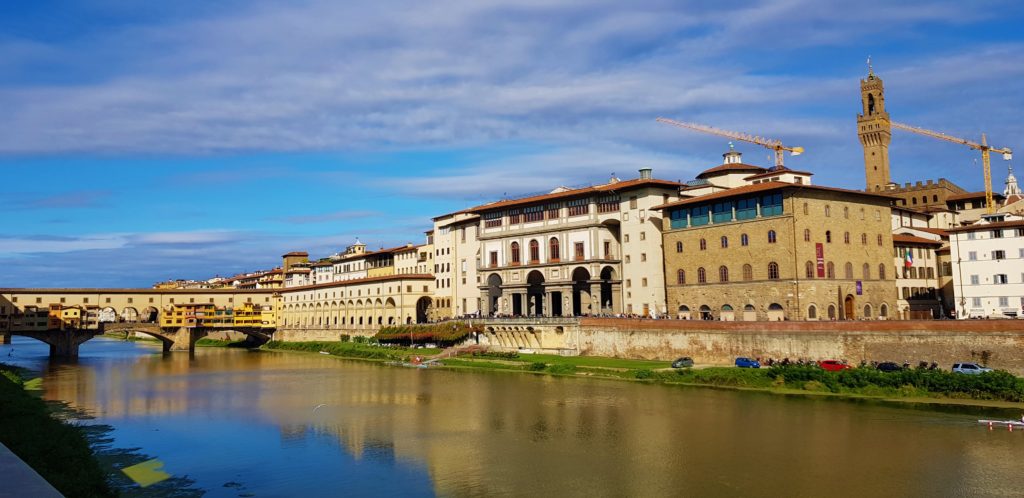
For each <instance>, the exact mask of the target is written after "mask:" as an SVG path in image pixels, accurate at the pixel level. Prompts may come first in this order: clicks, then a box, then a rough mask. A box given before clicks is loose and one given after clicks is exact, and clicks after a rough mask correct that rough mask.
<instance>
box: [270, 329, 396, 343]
mask: <svg viewBox="0 0 1024 498" xmlns="http://www.w3.org/2000/svg"><path fill="white" fill-rule="evenodd" d="M376 333H377V329H376V328H373V329H342V328H312V327H309V328H283V329H278V330H277V331H276V332H274V337H273V340H275V341H285V342H304V341H340V340H341V336H342V335H348V336H349V337H356V336H364V337H370V336H372V335H374V334H376Z"/></svg>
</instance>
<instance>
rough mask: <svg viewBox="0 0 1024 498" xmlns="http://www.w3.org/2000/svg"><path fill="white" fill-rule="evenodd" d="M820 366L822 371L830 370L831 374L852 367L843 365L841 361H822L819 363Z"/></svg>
mask: <svg viewBox="0 0 1024 498" xmlns="http://www.w3.org/2000/svg"><path fill="white" fill-rule="evenodd" d="M818 366H819V367H821V369H822V370H828V371H829V372H838V371H840V370H848V369H849V368H850V365H847V364H846V363H843V362H841V361H839V360H822V361H819V362H818Z"/></svg>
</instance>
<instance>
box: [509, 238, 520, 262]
mask: <svg viewBox="0 0 1024 498" xmlns="http://www.w3.org/2000/svg"><path fill="white" fill-rule="evenodd" d="M510 252H511V253H512V264H516V265H517V264H519V243H518V242H513V243H512V248H511V250H510Z"/></svg>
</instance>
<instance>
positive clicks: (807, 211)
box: [804, 202, 810, 214]
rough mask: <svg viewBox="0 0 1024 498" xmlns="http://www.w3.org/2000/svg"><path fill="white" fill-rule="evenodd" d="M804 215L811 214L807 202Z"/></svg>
mask: <svg viewBox="0 0 1024 498" xmlns="http://www.w3.org/2000/svg"><path fill="white" fill-rule="evenodd" d="M804 214H810V209H809V208H808V206H807V203H806V202H805V203H804Z"/></svg>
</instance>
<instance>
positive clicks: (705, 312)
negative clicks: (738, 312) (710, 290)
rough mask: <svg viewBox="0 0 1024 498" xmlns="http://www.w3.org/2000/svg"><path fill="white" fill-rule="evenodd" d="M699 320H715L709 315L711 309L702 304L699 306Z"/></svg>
mask: <svg viewBox="0 0 1024 498" xmlns="http://www.w3.org/2000/svg"><path fill="white" fill-rule="evenodd" d="M700 319H701V320H714V319H715V317H714V316H712V315H711V307H710V306H708V305H706V304H702V305H701V306H700Z"/></svg>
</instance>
